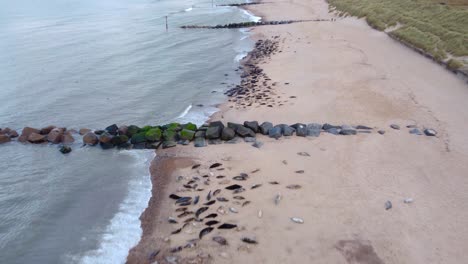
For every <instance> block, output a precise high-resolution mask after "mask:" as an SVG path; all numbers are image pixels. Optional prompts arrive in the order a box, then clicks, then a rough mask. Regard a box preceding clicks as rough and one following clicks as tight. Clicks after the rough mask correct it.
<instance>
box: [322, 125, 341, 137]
mask: <svg viewBox="0 0 468 264" xmlns="http://www.w3.org/2000/svg"><path fill="white" fill-rule="evenodd" d="M325 132H327V133H330V134H333V135H339V134H340V132H341V128H335V127H332V128H329V129H327V130H325Z"/></svg>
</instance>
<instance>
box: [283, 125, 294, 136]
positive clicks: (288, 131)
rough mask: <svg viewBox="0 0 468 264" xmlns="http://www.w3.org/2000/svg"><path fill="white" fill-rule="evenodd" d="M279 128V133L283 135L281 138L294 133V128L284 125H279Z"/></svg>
mask: <svg viewBox="0 0 468 264" xmlns="http://www.w3.org/2000/svg"><path fill="white" fill-rule="evenodd" d="M279 126H280V127H281V133H283V136H285V137H289V136H292V135H293V134H294V132H295V131H296V130H295V129H294V128H292V127H290V126H288V125H285V124H280V125H279Z"/></svg>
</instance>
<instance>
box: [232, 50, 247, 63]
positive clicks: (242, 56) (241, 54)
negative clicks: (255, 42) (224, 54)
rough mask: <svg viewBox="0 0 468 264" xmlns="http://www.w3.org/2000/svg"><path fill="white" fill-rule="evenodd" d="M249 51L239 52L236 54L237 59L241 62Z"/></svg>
mask: <svg viewBox="0 0 468 264" xmlns="http://www.w3.org/2000/svg"><path fill="white" fill-rule="evenodd" d="M247 54H248V52H241V53H239V54H237V55H236V57H235V58H234V60H235V61H237V62H239V61H241V60H242V59H243V58H245V57H246V56H247Z"/></svg>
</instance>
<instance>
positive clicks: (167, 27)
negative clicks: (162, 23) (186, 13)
mask: <svg viewBox="0 0 468 264" xmlns="http://www.w3.org/2000/svg"><path fill="white" fill-rule="evenodd" d="M167 31H168V26H167V16H166V32H167Z"/></svg>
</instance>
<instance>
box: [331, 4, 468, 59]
mask: <svg viewBox="0 0 468 264" xmlns="http://www.w3.org/2000/svg"><path fill="white" fill-rule="evenodd" d="M329 3H330V5H331V8H332V9H333V10H335V11H337V12H339V13H340V14H341V15H343V14H349V15H352V16H357V17H359V18H361V17H365V18H366V20H367V22H368V23H369V25H371V26H372V27H374V28H376V29H379V30H386V31H387V32H388V33H389V34H390V35H392V36H394V37H396V38H397V39H399V40H401V41H403V42H405V43H407V44H410V45H412V46H414V47H416V48H419V49H421V50H423V51H424V52H426V53H427V54H430V55H431V56H433V57H434V59H435V60H437V61H439V62H446V63H447V62H448V61H449V60H450V61H451V66H453V67H458V68H460V67H464V66H466V65H468V61H467V59H466V58H463V57H464V56H468V0H329Z"/></svg>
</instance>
